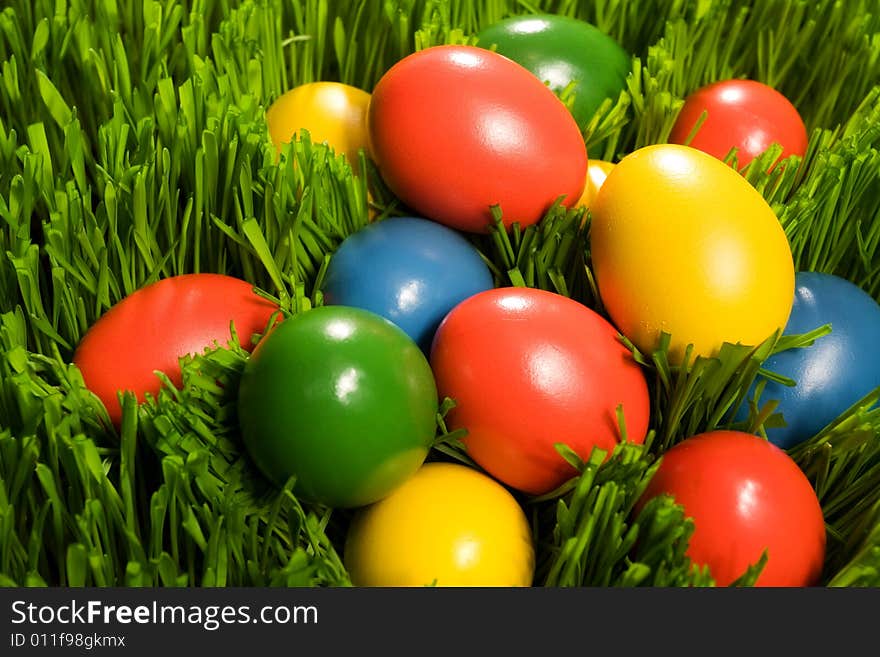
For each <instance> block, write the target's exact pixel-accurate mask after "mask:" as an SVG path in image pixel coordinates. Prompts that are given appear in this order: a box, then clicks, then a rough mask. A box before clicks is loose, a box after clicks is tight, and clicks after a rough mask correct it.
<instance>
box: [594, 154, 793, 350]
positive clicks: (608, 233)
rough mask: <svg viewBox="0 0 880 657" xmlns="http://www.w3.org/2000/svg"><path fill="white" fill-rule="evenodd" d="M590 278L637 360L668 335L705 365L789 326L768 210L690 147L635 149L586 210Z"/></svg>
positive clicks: (785, 260)
mask: <svg viewBox="0 0 880 657" xmlns="http://www.w3.org/2000/svg"><path fill="white" fill-rule="evenodd" d="M590 209H591V212H592V217H593V219H592V224H591V228H590V244H591V252H592V257H593V271H594V274H595V277H596V282H597V284H598V287H599V293H600V296H601V297H602V301H603V303H604V304H605V307H606V309H607V310H608V313H609V315H610V316H611V319H612V320H613V322H614V323H615V325H616V326H617V328H618V329H619V330H620V331H621V333H623V334H624V335H626V336H627V337H628V338H629V339H630V340H632V341H633V343H634V344H635V345H636V346H637V347H638V348H639V349H640V350H642V351H643V352H646V353H650V352H651V351H653V350H654V349H655V348H656V347H657V346H658V341H659V338H660V333H661V331H665V332H667V333H670V334H671V336H672V342H671V345H670V358H671V360H672V361H673V362H681V360H682V357H683V355H684V350H685V347H686V346H687V345H688V344H689V343H692V344H693V345H694V354H700V355H704V356H712V355H715V354H717V352H718V350H719V348H720V347H721V345H722V343H724V342H730V343H734V344H736V343H742V344H746V345H757V344H759V343H760V342H762V341H764V340H765V339H767V338H768V337H770V336H771V335H772V334H773V333H774V331H776V330H777V329H781V328H784V327H785V324H786V322H787V321H788V316H789V313H790V312H791V307H792V303H793V300H794V264H793V262H792V256H791V248H790V246H789V243H788V240H787V238H786V236H785V233H784V231H783V229H782V227H781V225H780V224H779V221H778V219H777V217H776V215H775V214H774V213H773V210H772V209H771V208H770V206H769V205H768V204H767V202H766V201H765V200H764V199H763V197H762V196H761V195H760V194H759V193H758V192H757V191H756V190H755V189H754V188H753V187H752V186H751V185H749V183H748V182H747V181H746V180H745V179H744V178H743V177H742V176H741V175H739V174H738V173H737V172H736V171H734V170H733V169H731V168H730V167H728V166H727V165H725V164H724V163H723V162H721V161H720V160H718V159H716V158H714V157H712V156H711V155H707V154H705V153H703V152H701V151H698V150H696V149H694V148H689V147H687V146H678V145H672V144H660V145H655V146H648V147H646V148H642V149H639V150H637V151H635V152H634V153H632V154H630V155H629V156H627V157H625V158H624V159H623V160H621V161H620V162H619V163H618V164H617V166H616V167H615V168H614V170H613V171H612V172H611V173H610V174H609V175H608V178H607V179H606V180H605V183H604V184H603V185H602V188H601V189H600V190H599V193H598V195H597V196H596V199H595V201H594V202H593V203H592V204H591V206H590Z"/></svg>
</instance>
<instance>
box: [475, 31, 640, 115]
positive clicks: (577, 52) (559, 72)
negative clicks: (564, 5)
mask: <svg viewBox="0 0 880 657" xmlns="http://www.w3.org/2000/svg"><path fill="white" fill-rule="evenodd" d="M478 39H479V41H478V42H477V45H478V46H480V47H482V48H491V47H492V46H493V45H495V46H497V48H496V52H498V53H499V54H501V55H504V56H505V57H508V58H509V59H512V60H513V61H515V62H516V63H518V64H520V65H521V66H523V67H524V68H526V69H528V70H529V71H531V72H532V73H533V74H534V75H536V76H537V77H538V78H540V79H541V81H543V82H546V83H548V84H549V86H550V88H551V89H552V90H553V91H554V92H556V93H557V94H558V93H561V92H562V91H563V90H564V89H565V88H566V87H567V86H568V85H569V84H570V83H574V87H573V92H574V104H573V106H572V110H571V111H572V115H573V116H574V118H575V120H576V121H577V123H578V125H580V126H582V127H583V126H584V125H585V124H586V123H587V122H588V121H589V120H590V119H591V118H592V117H593V114H595V112H596V110H597V109H598V108H599V105H601V104H602V101H604V100H605V99H606V98H611V99H612V100H616V99H617V97H618V95H619V94H620V92H621V91H622V90H623V89H624V87H625V84H626V76H627V74H628V73H629V72H630V69H631V66H632V59H631V57H630V55H629V54H628V53H627V52H626V51H625V50H624V49H623V48H622V47H621V46H620V45H619V44H618V43H617V42H616V41H615V40H614V39H612V38H611V37H610V36H608V35H607V34H605V33H604V32H602V31H601V30H599V29H598V28H597V27H596V26H594V25H591V24H590V23H587V22H585V21H581V20H577V19H574V18H567V17H564V16H552V15H544V14H537V15H528V16H515V17H513V18H507V19H505V20H503V21H500V22H498V23H495V24H494V25H492V26H490V27H488V28H486V29H485V30H483V31H482V32H480V33H479V35H478Z"/></svg>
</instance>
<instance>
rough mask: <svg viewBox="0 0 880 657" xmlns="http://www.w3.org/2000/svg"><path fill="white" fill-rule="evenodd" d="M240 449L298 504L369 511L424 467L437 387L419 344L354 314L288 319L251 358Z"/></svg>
mask: <svg viewBox="0 0 880 657" xmlns="http://www.w3.org/2000/svg"><path fill="white" fill-rule="evenodd" d="M238 415H239V426H240V427H241V435H242V441H243V442H244V445H245V448H246V449H247V451H248V454H249V455H250V456H251V459H252V460H253V462H254V463H255V464H256V466H257V467H258V468H259V470H260V471H261V472H262V473H263V474H264V475H265V476H266V478H267V479H269V480H270V481H271V482H273V483H274V484H276V485H277V486H283V485H284V484H285V483H286V482H287V480H288V479H289V478H290V477H296V485H295V488H294V492H295V493H296V494H297V495H298V496H301V497H302V499H305V500H309V501H311V502H316V503H319V504H323V505H325V506H329V507H334V508H352V507H358V506H363V505H366V504H372V503H373V502H376V501H378V500H379V499H381V498H383V497H384V496H385V495H388V494H389V493H390V492H391V491H392V490H394V489H395V488H396V487H397V486H399V485H400V484H401V483H403V482H404V481H406V479H407V478H408V477H410V476H411V475H412V474H413V473H414V472H415V471H416V470H418V468H419V467H420V466H421V465H422V463H423V462H424V460H425V458H426V456H427V454H428V449H429V448H430V446H431V443H432V441H433V439H434V435H435V433H436V416H437V388H436V386H435V384H434V377H433V375H432V373H431V368H430V366H429V365H428V361H427V359H426V358H425V356H424V354H423V353H422V352H421V351H420V350H419V348H418V347H417V346H416V344H415V343H414V342H413V341H412V340H411V339H410V338H409V337H408V336H407V335H406V334H405V333H404V332H403V331H402V330H401V329H399V328H398V327H397V326H395V325H394V324H392V323H391V322H389V321H388V320H386V319H384V318H383V317H379V316H378V315H376V314H374V313H371V312H369V311H367V310H363V309H361V308H349V307H345V306H323V307H318V308H314V309H312V310H308V311H305V312H302V313H300V314H298V315H296V316H294V317H292V318H290V319H287V320H285V321H284V322H283V323H281V324H280V325H279V326H278V327H277V328H275V329H274V330H273V331H272V332H271V333H270V334H269V335H267V336H266V337H265V338H264V339H263V340H262V341H261V342H260V344H259V346H258V347H257V348H256V349H255V350H254V353H253V355H252V356H251V358H250V359H249V360H248V363H247V365H246V366H245V369H244V373H243V374H242V378H241V383H240V385H239V393H238Z"/></svg>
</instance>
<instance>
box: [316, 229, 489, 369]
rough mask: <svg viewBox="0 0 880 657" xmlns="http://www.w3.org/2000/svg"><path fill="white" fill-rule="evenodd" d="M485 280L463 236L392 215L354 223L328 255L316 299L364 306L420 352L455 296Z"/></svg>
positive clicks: (486, 274) (482, 267) (427, 347)
mask: <svg viewBox="0 0 880 657" xmlns="http://www.w3.org/2000/svg"><path fill="white" fill-rule="evenodd" d="M492 286H493V280H492V274H491V272H490V271H489V267H488V266H487V265H486V263H485V262H484V261H483V259H482V258H481V257H480V254H479V252H478V251H477V250H476V248H474V246H473V245H471V243H470V242H468V241H467V240H466V239H465V238H464V237H463V236H461V235H460V234H459V233H457V232H455V231H454V230H452V229H450V228H446V227H445V226H442V225H440V224H438V223H436V222H433V221H428V220H427V219H421V218H418V217H392V218H389V219H385V220H384V221H380V222H377V223H374V224H371V225H369V226H367V227H366V228H363V229H362V230H359V231H358V232H356V233H354V234H352V235H350V236H349V237H348V238H346V239H345V241H343V243H342V244H341V245H340V247H339V249H338V250H337V251H336V252H335V253H334V254H333V257H332V258H331V260H330V266H329V267H328V269H327V275H326V278H325V281H324V302H325V303H326V304H328V305H343V306H354V307H357V308H364V309H366V310H370V311H372V312H374V313H376V314H378V315H381V316H382V317H384V318H386V319H388V320H391V321H392V322H394V323H395V324H397V326H399V327H400V328H402V329H403V330H404V331H405V332H406V334H407V335H409V336H410V337H411V338H412V339H413V340H414V341H415V342H416V343H417V344H418V345H419V347H421V349H422V351H424V352H425V353H428V352H429V351H430V348H431V341H432V340H433V338H434V332H435V331H436V330H437V326H438V325H439V324H440V322H441V321H442V319H443V318H444V317H445V316H446V314H447V313H448V312H449V311H450V310H452V309H453V308H454V307H455V306H456V305H457V304H458V303H460V302H461V301H464V300H465V299H467V298H468V297H470V296H473V295H474V294H476V293H478V292H482V291H483V290H488V289H491V288H492Z"/></svg>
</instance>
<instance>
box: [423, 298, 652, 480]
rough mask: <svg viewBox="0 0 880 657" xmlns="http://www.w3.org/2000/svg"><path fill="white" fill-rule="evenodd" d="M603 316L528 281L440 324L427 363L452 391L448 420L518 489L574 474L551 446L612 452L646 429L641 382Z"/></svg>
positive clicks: (484, 463) (442, 389)
mask: <svg viewBox="0 0 880 657" xmlns="http://www.w3.org/2000/svg"><path fill="white" fill-rule="evenodd" d="M617 335H618V333H617V330H616V329H615V328H614V327H613V326H611V324H609V323H608V322H607V321H606V320H605V319H604V318H603V317H601V316H600V315H599V314H597V313H596V312H594V311H593V310H590V309H589V308H587V307H586V306H583V305H581V304H579V303H578V302H576V301H574V300H572V299H569V298H567V297H563V296H561V295H559V294H554V293H552V292H546V291H544V290H536V289H531V288H499V289H495V290H489V291H487V292H481V293H479V294H476V295H474V296H472V297H470V298H469V299H467V300H465V301H463V302H462V303H460V304H459V305H458V306H456V307H455V308H454V309H453V310H452V312H450V313H449V315H447V316H446V318H445V319H444V320H443V322H442V323H441V324H440V328H439V329H437V334H436V335H435V337H434V345H433V348H432V351H431V367H432V368H433V370H434V376H435V378H436V381H437V388H438V391H439V393H440V395H441V397H450V398H451V399H453V400H455V402H456V406H455V408H453V409H452V410H451V411H450V412H449V414H448V415H447V418H446V424H447V427H448V428H450V429H451V430H454V429H467V432H468V433H467V436H465V437H464V438H463V443H464V445H465V447H466V449H467V452H468V454H469V455H470V457H471V458H473V459H474V461H476V462H477V463H478V464H479V465H480V466H481V467H483V468H484V469H485V470H486V471H487V472H489V473H490V474H491V475H493V476H494V477H496V478H497V479H499V480H500V481H502V482H504V483H505V484H507V485H509V486H511V487H513V488H516V489H517V490H520V491H523V492H526V493H530V494H534V495H541V494H544V493H547V492H549V491H550V490H552V489H554V488H556V487H557V486H560V485H561V484H563V483H564V482H565V481H566V480H568V479H570V478H571V477H572V476H574V475H575V474H577V473H576V471H575V469H574V468H573V467H572V466H571V465H569V464H568V462H567V461H565V460H564V459H563V458H562V457H561V456H560V455H559V453H558V452H557V450H556V447H555V444H556V443H562V444H565V445H567V446H568V447H569V448H571V449H572V450H574V451H575V453H577V454H578V455H579V456H580V457H581V458H582V459H584V460H586V459H588V458H589V457H590V455H591V453H592V450H593V448H594V447H598V448H600V449H603V450H605V451H606V453H610V452H611V450H613V449H614V447H615V445H617V443H618V442H620V440H621V439H622V436H621V432H620V427H619V423H618V420H617V407H618V406H619V405H622V407H623V413H624V416H625V421H626V429H627V438H628V440H629V441H630V442H634V443H641V442H643V441H644V438H645V434H646V432H647V429H648V416H649V400H648V390H647V384H646V382H645V377H644V374H643V373H642V371H641V368H640V367H639V366H638V365H637V364H636V362H635V361H634V360H633V358H632V354H631V353H630V351H629V350H628V349H626V347H624V346H623V344H621V342H620V341H619V340H618V339H617Z"/></svg>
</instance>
